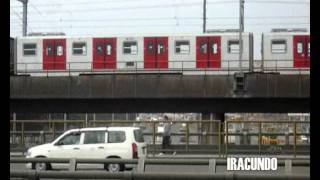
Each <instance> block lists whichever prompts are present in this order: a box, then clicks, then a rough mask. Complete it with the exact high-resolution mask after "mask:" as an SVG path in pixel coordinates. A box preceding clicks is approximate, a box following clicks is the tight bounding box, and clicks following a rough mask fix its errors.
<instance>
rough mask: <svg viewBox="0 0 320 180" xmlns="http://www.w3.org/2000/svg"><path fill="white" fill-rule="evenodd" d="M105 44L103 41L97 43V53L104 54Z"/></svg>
mask: <svg viewBox="0 0 320 180" xmlns="http://www.w3.org/2000/svg"><path fill="white" fill-rule="evenodd" d="M102 49H103V44H101V43H97V44H96V54H98V55H102V54H103V50H102Z"/></svg>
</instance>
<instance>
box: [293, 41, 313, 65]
mask: <svg viewBox="0 0 320 180" xmlns="http://www.w3.org/2000/svg"><path fill="white" fill-rule="evenodd" d="M308 46H310V37H309V36H306V35H297V36H293V58H294V59H293V67H295V68H303V67H310V57H309V56H310V54H309V52H308V49H309V48H308Z"/></svg>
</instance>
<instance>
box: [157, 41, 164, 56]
mask: <svg viewBox="0 0 320 180" xmlns="http://www.w3.org/2000/svg"><path fill="white" fill-rule="evenodd" d="M163 52H164V46H163V43H162V42H159V43H158V54H161V53H163Z"/></svg>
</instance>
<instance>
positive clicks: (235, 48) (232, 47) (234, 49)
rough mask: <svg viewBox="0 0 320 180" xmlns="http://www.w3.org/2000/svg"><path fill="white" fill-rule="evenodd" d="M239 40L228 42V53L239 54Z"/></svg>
mask: <svg viewBox="0 0 320 180" xmlns="http://www.w3.org/2000/svg"><path fill="white" fill-rule="evenodd" d="M239 52H240V50H239V40H231V41H228V53H230V54H239Z"/></svg>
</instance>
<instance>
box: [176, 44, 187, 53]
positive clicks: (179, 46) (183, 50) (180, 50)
mask: <svg viewBox="0 0 320 180" xmlns="http://www.w3.org/2000/svg"><path fill="white" fill-rule="evenodd" d="M175 44H176V45H175V49H176V53H177V54H189V53H190V42H189V41H176V42H175Z"/></svg>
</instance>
